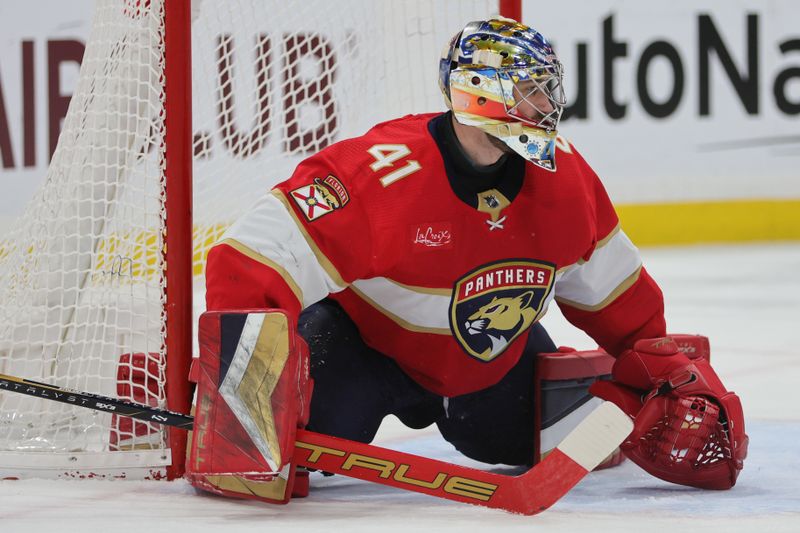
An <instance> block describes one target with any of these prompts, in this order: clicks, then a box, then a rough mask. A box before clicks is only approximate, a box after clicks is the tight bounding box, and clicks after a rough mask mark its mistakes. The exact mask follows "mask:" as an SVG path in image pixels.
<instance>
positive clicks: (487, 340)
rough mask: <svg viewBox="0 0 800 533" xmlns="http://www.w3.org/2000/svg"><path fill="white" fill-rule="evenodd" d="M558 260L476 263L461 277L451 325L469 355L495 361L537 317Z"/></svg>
mask: <svg viewBox="0 0 800 533" xmlns="http://www.w3.org/2000/svg"><path fill="white" fill-rule="evenodd" d="M554 281H555V265H553V264H552V263H547V262H544V261H531V260H528V259H515V260H509V261H502V262H497V263H491V264H488V265H484V266H481V267H478V268H477V269H475V270H473V271H472V272H470V273H468V274H466V275H465V276H463V277H462V278H461V279H459V280H458V281H457V282H456V284H455V286H454V287H453V296H452V298H451V300H450V329H451V330H452V332H453V336H454V337H455V339H456V341H457V342H458V343H459V345H460V346H461V348H463V349H464V351H466V352H467V353H468V354H469V355H471V356H472V357H475V358H476V359H479V360H481V361H485V362H488V361H491V360H493V359H494V358H496V357H497V356H499V355H500V354H502V353H503V352H504V351H505V349H506V348H507V347H508V346H509V345H510V344H511V343H512V342H513V341H514V339H516V338H517V337H519V336H520V335H522V334H523V333H524V332H525V331H527V329H528V328H529V327H531V326H532V325H533V324H534V323H535V322H536V321H537V320H538V319H539V318H541V313H542V306H543V304H544V302H545V299H546V298H547V295H548V294H549V293H550V291H551V290H552V288H553V283H554Z"/></svg>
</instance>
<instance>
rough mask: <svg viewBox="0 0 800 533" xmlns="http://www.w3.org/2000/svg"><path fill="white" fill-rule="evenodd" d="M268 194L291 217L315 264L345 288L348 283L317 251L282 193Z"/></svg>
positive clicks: (318, 250)
mask: <svg viewBox="0 0 800 533" xmlns="http://www.w3.org/2000/svg"><path fill="white" fill-rule="evenodd" d="M270 194H272V196H274V197H275V198H277V199H278V201H280V202H281V203H282V204H283V206H284V207H285V208H286V211H287V212H288V213H289V214H290V215H291V217H292V220H293V221H294V223H295V224H296V225H297V228H298V229H299V230H300V233H302V235H303V238H304V239H305V240H306V243H307V244H308V247H309V248H311V251H312V252H314V256H315V257H316V258H317V262H318V263H319V265H320V266H321V267H322V268H323V270H325V272H326V273H327V274H328V276H330V278H331V279H332V280H333V282H334V283H336V284H337V285H338V286H339V287H342V288H344V287H347V286H348V285H349V283H347V282H346V281H345V280H344V279H343V278H342V276H341V274H339V271H338V270H337V269H336V267H335V266H334V265H333V263H332V262H331V260H330V259H328V257H327V256H326V255H325V254H324V253H322V250H320V249H319V247H318V246H317V243H316V242H314V239H312V238H311V235H309V234H308V231H307V230H306V228H305V226H304V225H303V223H302V222H301V221H300V219H299V218H297V214H296V213H295V212H294V209H293V208H292V206H291V204H290V203H289V200H288V198H286V196H284V194H283V191H281V190H280V189H272V191H270Z"/></svg>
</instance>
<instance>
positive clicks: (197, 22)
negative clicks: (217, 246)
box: [0, 0, 521, 478]
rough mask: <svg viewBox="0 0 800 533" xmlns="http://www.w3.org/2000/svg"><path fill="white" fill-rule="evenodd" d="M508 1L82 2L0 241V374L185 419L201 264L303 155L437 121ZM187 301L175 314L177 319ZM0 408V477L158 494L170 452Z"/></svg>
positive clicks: (37, 406)
mask: <svg viewBox="0 0 800 533" xmlns="http://www.w3.org/2000/svg"><path fill="white" fill-rule="evenodd" d="M520 10H521V6H520V0H516V1H512V2H509V1H506V0H499V1H498V0H409V1H405V0H404V1H402V2H401V1H387V2H374V1H371V0H336V1H330V2H329V1H322V0H318V1H310V2H302V3H294V2H273V1H267V0H230V1H226V2H214V1H212V0H193V1H192V2H189V1H186V0H98V2H97V8H96V10H95V13H94V19H93V24H92V32H91V35H90V37H89V39H88V41H87V46H86V51H85V55H84V60H83V64H82V67H81V75H80V78H79V81H78V83H77V86H76V89H75V94H74V95H73V98H72V101H71V104H70V109H69V112H68V114H67V117H66V119H65V120H64V126H63V130H62V134H61V137H60V138H59V143H58V147H57V149H56V152H55V154H54V156H53V160H52V162H51V165H50V168H49V170H48V174H47V177H46V179H45V183H44V185H43V187H42V188H41V189H40V190H39V191H38V192H37V193H36V194H35V196H34V197H33V198H32V199H31V201H30V203H29V204H28V206H27V208H26V210H25V213H24V214H23V216H22V217H21V219H20V220H19V221H18V222H17V223H16V224H15V225H14V227H13V229H12V230H11V231H10V232H8V233H7V234H6V235H4V236H3V237H2V239H0V241H1V242H0V373H6V374H11V375H18V376H21V377H24V378H28V379H32V380H41V381H44V382H49V383H53V384H55V385H57V386H60V387H65V388H72V389H78V390H86V391H90V392H94V393H97V394H104V395H107V396H117V397H122V398H125V399H130V400H133V401H137V402H140V403H148V404H150V405H152V406H154V407H159V408H168V409H170V410H174V411H180V412H188V410H189V408H190V405H191V390H192V389H191V387H190V385H189V383H188V381H187V375H188V367H189V364H190V361H191V354H192V352H193V351H194V349H193V343H194V342H195V341H194V338H193V336H194V333H193V332H194V325H195V318H194V317H196V316H198V314H199V312H200V311H201V310H202V286H203V277H202V274H203V264H204V258H205V254H206V253H207V250H208V247H209V246H210V245H211V244H212V243H213V242H215V241H216V240H217V239H218V238H219V236H220V235H221V234H222V232H223V231H224V229H225V228H226V227H227V225H228V224H230V222H232V221H233V220H234V219H235V218H236V217H237V216H238V214H239V213H241V212H243V210H245V209H247V207H248V205H249V204H250V202H252V201H253V200H254V199H255V198H256V197H257V196H258V195H260V194H263V192H265V191H266V190H268V189H269V188H270V187H271V186H272V185H274V184H275V183H277V182H278V181H281V180H282V179H285V178H286V177H288V175H289V174H290V172H291V170H292V169H293V167H294V166H295V165H296V164H297V163H298V162H299V161H300V160H302V159H303V158H304V157H306V156H307V155H308V154H310V153H313V152H314V151H316V150H319V149H321V148H323V147H325V146H327V145H328V144H330V143H331V142H335V141H336V140H338V139H341V138H345V137H347V136H351V135H356V134H358V133H360V132H363V131H365V130H366V128H368V127H369V126H371V125H372V124H374V123H375V122H378V121H379V120H383V119H387V118H391V117H394V116H399V115H402V114H405V113H410V112H426V111H435V110H437V109H442V106H443V104H442V101H441V97H440V95H439V94H438V87H437V85H436V73H437V60H438V56H439V52H440V50H441V49H442V47H443V46H444V45H445V43H446V41H447V39H448V38H449V37H450V36H451V35H452V34H453V33H454V32H455V31H457V30H458V29H459V28H460V27H462V26H463V24H464V23H465V22H467V21H469V20H474V19H478V18H485V17H487V16H489V15H493V14H498V13H500V14H503V15H506V16H511V17H519V14H520ZM193 296H194V301H193ZM82 411H85V410H81V409H79V408H73V407H70V406H64V405H58V404H54V403H53V402H48V401H45V400H41V399H35V398H26V397H22V396H19V395H14V394H11V393H5V392H3V391H2V389H0V478H1V477H32V476H42V475H46V476H54V475H55V476H68V477H75V476H93V477H128V478H136V477H138V478H141V477H144V478H162V477H168V478H175V477H178V476H180V475H181V473H182V472H183V460H184V454H185V439H186V434H185V432H183V431H172V432H169V431H167V430H164V429H163V428H161V427H157V426H155V425H150V424H147V423H144V422H131V421H129V420H123V419H120V418H119V417H116V416H114V415H110V414H107V413H98V412H94V411H87V412H85V413H84V412H82Z"/></svg>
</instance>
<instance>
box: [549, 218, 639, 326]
mask: <svg viewBox="0 0 800 533" xmlns="http://www.w3.org/2000/svg"><path fill="white" fill-rule="evenodd" d="M599 244H600V245H599V246H598V248H596V249H595V250H594V253H593V254H592V256H591V257H590V258H589V261H586V262H579V263H575V264H574V265H570V266H569V267H567V268H565V269H564V270H562V271H561V272H560V274H561V275H560V276H559V277H558V278H557V279H556V290H555V292H556V300H557V301H559V302H562V303H564V304H567V305H569V306H572V307H576V308H578V309H583V310H587V311H596V310H599V309H602V308H603V307H605V306H607V305H608V304H610V303H611V302H613V301H614V300H615V299H616V298H617V296H619V295H620V294H622V293H623V292H625V290H627V289H628V288H629V287H630V286H631V285H633V283H634V282H635V281H636V280H637V279H638V278H639V272H640V271H641V269H642V258H641V257H640V256H639V250H638V249H637V248H636V246H634V245H633V243H632V242H631V240H630V239H629V238H628V236H627V235H625V233H624V232H623V231H622V230H619V231H616V230H615V232H613V233H612V235H610V238H606V239H604V241H601V243H599Z"/></svg>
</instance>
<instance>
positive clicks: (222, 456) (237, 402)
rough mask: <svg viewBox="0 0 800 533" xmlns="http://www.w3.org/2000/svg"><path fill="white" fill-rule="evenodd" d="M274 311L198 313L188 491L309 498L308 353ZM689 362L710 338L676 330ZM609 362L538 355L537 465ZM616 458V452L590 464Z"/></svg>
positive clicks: (587, 403)
mask: <svg viewBox="0 0 800 533" xmlns="http://www.w3.org/2000/svg"><path fill="white" fill-rule="evenodd" d="M295 331H296V329H295V327H294V324H291V323H290V321H289V319H288V317H287V316H286V314H284V313H283V312H281V311H279V310H269V311H266V312H265V311H263V310H258V311H256V310H253V311H249V312H239V311H237V312H208V313H205V314H204V315H203V316H202V317H201V319H200V329H199V335H200V357H199V359H197V360H195V362H194V365H193V366H192V380H193V381H195V382H196V383H197V400H196V406H195V417H196V422H195V430H194V433H193V436H192V438H191V444H190V448H189V458H188V461H187V473H186V478H187V479H188V480H189V482H190V483H191V484H192V485H194V486H195V487H197V488H199V489H202V490H205V491H209V492H213V493H216V494H221V495H225V496H230V497H237V498H251V499H258V500H262V501H268V502H272V503H286V502H288V501H289V499H290V498H291V497H292V496H294V497H303V496H306V495H307V494H308V478H307V473H306V472H305V471H302V470H301V472H300V473H299V475H298V472H297V471H296V468H295V466H294V465H292V464H291V463H290V458H291V457H292V454H293V451H294V450H293V446H294V444H293V443H294V441H295V431H296V428H302V427H304V426H305V424H306V423H307V421H308V416H309V405H310V399H311V390H312V382H311V380H310V379H309V377H308V351H307V347H306V345H305V342H304V341H303V340H302V339H301V338H300V337H299V336H298V335H297V334H296V333H295ZM674 338H675V339H676V340H677V341H678V343H679V345H680V346H681V349H682V350H683V351H684V353H686V354H687V355H688V356H690V357H691V358H695V357H704V358H707V357H708V355H709V353H708V340H707V339H706V338H705V337H700V336H690V335H684V336H675V337H674ZM614 361H615V360H614V358H613V357H611V356H610V355H608V354H607V353H605V352H603V351H601V350H591V351H576V350H574V349H572V348H560V349H559V351H558V352H557V353H545V354H539V356H538V357H537V362H536V371H535V380H536V381H535V387H534V390H535V393H534V401H535V402H536V405H537V406H538V407H537V409H536V413H537V414H536V417H535V419H534V420H533V421H532V423H533V424H536V426H537V427H538V428H539V429H538V431H537V433H538V435H539V439H538V440H537V441H536V444H535V447H534V449H533V450H531V454H532V458H533V459H532V462H533V463H534V464H535V463H538V462H539V461H540V460H541V459H542V458H544V457H545V456H546V455H547V454H548V453H549V452H550V451H551V450H553V449H554V448H555V447H556V445H558V443H559V442H560V441H561V440H562V439H563V438H564V437H565V436H566V435H567V434H568V433H569V432H570V431H571V430H572V429H573V428H575V427H576V426H577V425H578V424H579V423H580V422H581V421H582V420H583V419H584V417H585V416H587V415H588V414H589V413H590V412H591V411H592V410H593V409H594V408H595V407H596V405H597V404H599V403H601V400H599V399H597V398H594V397H593V396H592V395H591V394H590V393H589V387H590V386H591V385H592V384H593V383H594V382H595V381H597V380H599V379H608V378H610V377H611V371H612V366H613V364H614ZM621 461H622V454H621V453H620V451H619V449H617V450H616V451H615V452H614V453H613V454H612V455H610V456H609V457H608V458H607V459H606V460H605V461H604V462H603V463H602V464H601V465H600V466H599V467H598V468H603V467H609V466H614V465H616V464H619V463H620V462H621Z"/></svg>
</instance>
